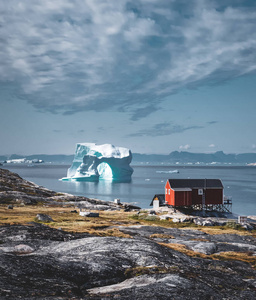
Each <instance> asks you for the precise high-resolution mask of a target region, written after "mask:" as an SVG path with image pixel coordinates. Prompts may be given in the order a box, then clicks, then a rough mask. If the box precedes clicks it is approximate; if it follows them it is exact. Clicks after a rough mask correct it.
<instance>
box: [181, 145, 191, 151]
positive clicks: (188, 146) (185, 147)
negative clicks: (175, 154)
mask: <svg viewBox="0 0 256 300" xmlns="http://www.w3.org/2000/svg"><path fill="white" fill-rule="evenodd" d="M190 148H191V146H190V145H189V144H186V145H184V146H183V145H181V146H179V149H180V150H189V149H190Z"/></svg>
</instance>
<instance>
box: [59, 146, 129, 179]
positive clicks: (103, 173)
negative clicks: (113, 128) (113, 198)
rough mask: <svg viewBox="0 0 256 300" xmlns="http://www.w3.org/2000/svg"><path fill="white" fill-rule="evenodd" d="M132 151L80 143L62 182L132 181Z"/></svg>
mask: <svg viewBox="0 0 256 300" xmlns="http://www.w3.org/2000/svg"><path fill="white" fill-rule="evenodd" d="M131 161H132V153H131V150H129V149H127V148H123V147H115V146H113V145H110V144H103V145H97V144H95V143H79V144H77V145H76V152H75V157H74V160H73V163H72V166H71V167H70V168H69V169H68V172H67V177H64V178H62V180H75V181H98V180H99V179H103V180H111V181H118V182H127V181H130V180H131V176H132V173H133V169H132V168H131V167H130V163H131Z"/></svg>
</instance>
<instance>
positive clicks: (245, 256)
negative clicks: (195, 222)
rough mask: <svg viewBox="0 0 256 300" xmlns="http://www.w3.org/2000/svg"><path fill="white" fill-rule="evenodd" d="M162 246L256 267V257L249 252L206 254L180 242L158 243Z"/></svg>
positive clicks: (193, 254)
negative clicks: (241, 262)
mask: <svg viewBox="0 0 256 300" xmlns="http://www.w3.org/2000/svg"><path fill="white" fill-rule="evenodd" d="M159 244H160V245H162V246H165V247H168V248H171V249H173V250H176V251H179V252H181V253H184V254H186V255H188V256H191V257H200V258H207V259H213V260H239V261H243V262H246V263H249V264H250V265H252V267H254V268H255V267H256V257H255V256H252V254H251V253H250V252H234V251H227V252H220V253H218V254H211V255H207V254H204V253H201V252H196V251H193V250H190V249H188V248H187V247H186V246H185V245H182V244H167V243H159Z"/></svg>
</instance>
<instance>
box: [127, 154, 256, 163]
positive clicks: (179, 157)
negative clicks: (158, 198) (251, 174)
mask: <svg viewBox="0 0 256 300" xmlns="http://www.w3.org/2000/svg"><path fill="white" fill-rule="evenodd" d="M133 162H156V163H161V162H165V163H181V164H183V163H232V164H235V163H237V164H246V163H255V162H256V153H241V154H225V153H224V152H223V151H218V152H215V153H191V152H184V151H181V152H179V151H173V152H171V153H170V154H168V155H157V154H139V153H134V154H133Z"/></svg>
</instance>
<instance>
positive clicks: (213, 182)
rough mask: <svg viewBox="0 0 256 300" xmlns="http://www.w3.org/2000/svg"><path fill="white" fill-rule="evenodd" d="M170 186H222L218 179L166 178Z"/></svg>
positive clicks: (201, 187) (175, 187)
mask: <svg viewBox="0 0 256 300" xmlns="http://www.w3.org/2000/svg"><path fill="white" fill-rule="evenodd" d="M168 181H169V183H170V186H171V188H173V189H177V188H191V189H193V188H199V189H203V188H222V189H223V185H222V182H221V180H220V179H168Z"/></svg>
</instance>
